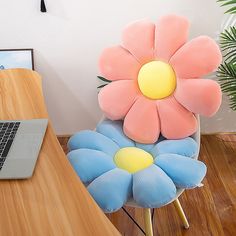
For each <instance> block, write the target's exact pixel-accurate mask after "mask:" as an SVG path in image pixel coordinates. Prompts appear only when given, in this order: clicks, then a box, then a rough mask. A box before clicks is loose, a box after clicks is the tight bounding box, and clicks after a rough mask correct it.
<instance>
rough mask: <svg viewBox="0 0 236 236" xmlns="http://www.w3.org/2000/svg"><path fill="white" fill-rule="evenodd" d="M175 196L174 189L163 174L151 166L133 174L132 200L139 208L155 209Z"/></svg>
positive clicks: (172, 184) (160, 170) (154, 166)
mask: <svg viewBox="0 0 236 236" xmlns="http://www.w3.org/2000/svg"><path fill="white" fill-rule="evenodd" d="M175 196H176V187H175V185H174V183H173V182H172V180H171V179H170V178H169V177H168V176H167V175H166V174H165V172H164V171H163V170H162V169H160V168H159V167H157V166H156V165H151V166H150V167H148V168H146V169H144V170H141V171H139V172H136V173H135V174H133V198H134V200H135V201H136V202H137V203H138V205H140V206H141V207H145V208H157V207H161V206H163V205H165V204H167V203H168V202H170V201H171V200H172V199H173V198H175Z"/></svg>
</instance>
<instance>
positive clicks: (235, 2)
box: [217, 0, 236, 14]
mask: <svg viewBox="0 0 236 236" xmlns="http://www.w3.org/2000/svg"><path fill="white" fill-rule="evenodd" d="M217 2H219V3H220V4H221V5H220V6H221V7H222V6H232V7H231V8H229V9H228V10H227V11H225V14H226V13H229V14H235V13H236V0H218V1H217Z"/></svg>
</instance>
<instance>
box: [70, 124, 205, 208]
mask: <svg viewBox="0 0 236 236" xmlns="http://www.w3.org/2000/svg"><path fill="white" fill-rule="evenodd" d="M68 147H69V150H70V152H69V153H68V159H69V161H70V163H71V164H72V166H73V168H74V170H75V171H76V173H77V174H78V175H79V177H80V179H81V181H82V182H83V183H84V184H85V185H86V186H87V189H88V191H89V192H90V194H91V195H92V196H93V198H94V199H95V201H96V202H97V204H98V205H99V206H100V207H101V208H102V209H103V211H104V212H114V211H117V210H118V209H120V208H121V207H122V206H123V205H124V204H125V203H126V202H127V201H128V200H129V199H131V198H133V199H134V201H135V202H136V203H137V204H138V205H139V206H140V207H144V208H158V207H161V206H163V205H165V204H167V203H169V202H170V201H171V200H173V199H174V198H175V197H176V189H177V188H184V189H187V188H194V187H196V186H198V185H199V184H200V183H201V181H202V179H203V178H204V176H205V174H206V166H205V164H204V163H202V162H201V161H198V160H196V159H193V157H195V156H196V155H197V150H198V146H197V143H196V142H195V141H194V140H193V139H192V138H190V137H188V138H185V139H180V140H165V139H164V138H163V137H161V138H159V140H158V141H157V142H156V143H154V144H141V143H136V142H134V141H133V140H131V139H129V138H128V137H127V136H126V135H125V134H124V133H123V129H122V121H110V120H104V121H102V122H101V123H100V124H98V126H97V129H96V131H91V130H84V131H81V132H78V133H76V134H75V135H74V136H72V137H71V138H70V140H69V142H68Z"/></svg>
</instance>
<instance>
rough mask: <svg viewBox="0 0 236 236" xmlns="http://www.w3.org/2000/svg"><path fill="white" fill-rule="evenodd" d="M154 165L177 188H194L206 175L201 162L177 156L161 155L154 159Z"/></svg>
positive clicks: (204, 167)
mask: <svg viewBox="0 0 236 236" xmlns="http://www.w3.org/2000/svg"><path fill="white" fill-rule="evenodd" d="M155 164H156V165H158V166H159V167H160V168H161V169H162V170H164V171H165V172H166V174H167V175H168V176H169V177H170V178H171V179H172V181H173V182H174V183H175V185H176V187H178V188H194V187H196V186H198V185H199V184H200V183H201V181H202V180H203V178H204V176H205V175H206V166H205V164H204V163H203V162H201V161H198V160H193V159H190V158H187V157H184V156H180V155H177V154H161V155H159V156H157V158H156V159H155Z"/></svg>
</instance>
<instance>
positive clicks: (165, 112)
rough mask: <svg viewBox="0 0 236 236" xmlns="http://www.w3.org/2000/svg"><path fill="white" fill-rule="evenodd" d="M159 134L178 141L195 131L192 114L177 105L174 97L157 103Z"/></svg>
mask: <svg viewBox="0 0 236 236" xmlns="http://www.w3.org/2000/svg"><path fill="white" fill-rule="evenodd" d="M157 106H158V113H159V117H160V122H161V133H162V135H163V136H164V137H165V138H167V139H180V138H185V137H188V136H189V135H192V134H193V133H195V132H196V130H197V126H198V124H197V119H196V118H195V116H194V114H193V113H192V112H190V111H188V110H187V109H186V108H184V107H183V106H182V105H181V104H179V103H178V102H177V101H176V100H175V98H174V97H170V98H167V99H163V100H159V101H157Z"/></svg>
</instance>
